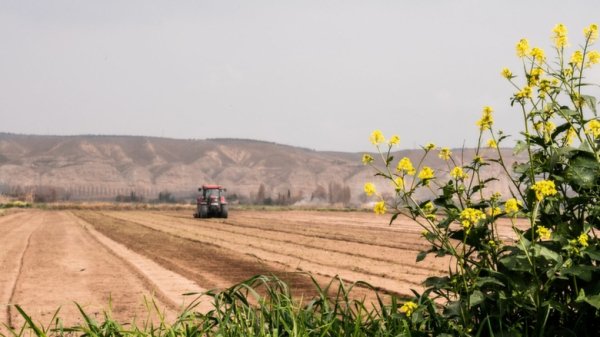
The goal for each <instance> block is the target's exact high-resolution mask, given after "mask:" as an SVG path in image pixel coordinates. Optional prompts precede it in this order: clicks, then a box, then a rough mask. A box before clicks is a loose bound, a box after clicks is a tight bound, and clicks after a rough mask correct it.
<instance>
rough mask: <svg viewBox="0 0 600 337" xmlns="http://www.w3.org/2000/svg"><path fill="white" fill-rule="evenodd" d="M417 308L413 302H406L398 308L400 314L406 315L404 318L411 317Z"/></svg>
mask: <svg viewBox="0 0 600 337" xmlns="http://www.w3.org/2000/svg"><path fill="white" fill-rule="evenodd" d="M418 307H419V305H418V304H416V303H415V302H406V303H404V304H403V305H402V306H401V307H400V312H402V313H404V314H406V316H411V315H412V313H413V312H415V310H416V309H417V308H418Z"/></svg>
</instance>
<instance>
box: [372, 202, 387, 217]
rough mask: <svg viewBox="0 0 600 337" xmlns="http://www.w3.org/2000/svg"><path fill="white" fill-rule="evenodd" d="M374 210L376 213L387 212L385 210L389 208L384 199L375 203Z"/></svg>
mask: <svg viewBox="0 0 600 337" xmlns="http://www.w3.org/2000/svg"><path fill="white" fill-rule="evenodd" d="M373 211H374V212H375V214H385V212H387V208H385V201H383V200H382V201H379V202H377V203H375V207H373Z"/></svg>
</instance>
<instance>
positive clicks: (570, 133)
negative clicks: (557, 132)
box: [565, 127, 577, 145]
mask: <svg viewBox="0 0 600 337" xmlns="http://www.w3.org/2000/svg"><path fill="white" fill-rule="evenodd" d="M576 135H577V132H576V131H575V129H573V127H570V128H569V130H567V132H566V133H565V144H567V145H571V144H573V140H575V136H576Z"/></svg>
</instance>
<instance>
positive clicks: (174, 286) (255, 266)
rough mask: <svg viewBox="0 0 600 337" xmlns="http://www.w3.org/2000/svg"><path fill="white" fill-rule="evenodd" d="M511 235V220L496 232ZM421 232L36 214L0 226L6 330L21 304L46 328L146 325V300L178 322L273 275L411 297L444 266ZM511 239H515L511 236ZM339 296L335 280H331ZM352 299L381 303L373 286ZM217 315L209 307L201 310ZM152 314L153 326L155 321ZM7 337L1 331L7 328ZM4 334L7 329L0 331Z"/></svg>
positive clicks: (303, 219)
mask: <svg viewBox="0 0 600 337" xmlns="http://www.w3.org/2000/svg"><path fill="white" fill-rule="evenodd" d="M501 227H502V228H501V229H502V230H503V231H504V232H505V233H509V231H508V230H507V229H510V223H508V222H507V223H506V224H503V225H502V226H501ZM421 231H422V228H420V227H419V226H418V225H417V224H415V223H414V222H412V221H409V220H406V219H398V220H396V221H395V222H394V224H392V225H391V226H390V225H389V217H386V216H376V215H374V214H372V213H367V212H326V211H323V212H320V211H257V210H252V211H243V210H233V211H231V212H230V217H229V219H194V218H192V214H190V212H189V211H166V212H165V211H73V212H71V211H37V210H30V211H25V212H19V213H15V214H9V215H5V216H2V217H0V247H2V249H1V250H0V305H1V306H2V307H1V308H0V309H1V310H0V322H6V323H7V324H9V325H13V326H20V325H21V324H22V322H23V319H22V318H21V317H20V315H19V313H18V312H17V311H16V310H15V307H14V306H10V305H7V304H18V305H20V306H21V307H22V308H23V309H25V311H26V312H27V313H28V314H29V315H30V316H33V318H34V320H36V321H39V322H41V323H42V324H43V325H48V324H49V323H50V322H49V321H50V320H51V318H52V316H53V314H54V313H55V311H56V310H57V309H58V308H59V307H60V317H61V318H62V319H63V320H64V324H65V325H69V324H73V323H80V322H81V321H82V318H81V315H80V314H79V312H78V309H77V307H76V306H75V305H74V302H77V303H79V304H80V305H81V306H82V307H83V309H84V310H85V311H86V312H87V313H88V314H89V315H91V316H92V317H93V318H101V316H102V315H103V314H104V312H105V311H106V310H109V304H110V305H111V308H110V312H111V314H112V315H113V317H115V318H116V319H117V320H119V321H130V320H131V319H132V318H134V317H137V319H138V321H140V320H144V319H146V316H147V315H148V309H147V308H146V307H145V304H144V297H146V298H149V299H153V300H154V301H156V305H157V307H159V308H161V309H164V310H165V313H166V315H167V317H174V316H175V315H176V313H177V312H178V311H179V310H181V308H182V307H183V306H185V305H186V304H187V303H189V302H190V301H191V300H192V299H193V298H194V297H190V296H183V294H184V293H189V292H192V293H200V292H204V291H205V290H207V289H224V288H227V287H230V286H232V285H233V284H236V283H238V282H242V281H244V280H246V279H248V278H250V277H252V276H254V275H258V274H263V275H276V276H278V277H280V278H282V279H284V280H285V281H287V282H288V283H289V284H290V287H291V289H293V293H294V295H295V296H297V297H302V298H304V299H307V298H310V297H311V296H314V295H315V294H316V289H315V286H314V284H313V281H312V280H311V278H310V277H309V276H308V275H307V274H306V273H304V272H309V273H310V274H311V275H313V277H314V279H315V281H316V282H318V283H319V284H321V285H326V284H327V283H329V282H331V281H332V278H333V277H335V276H338V277H340V278H341V279H343V281H344V282H348V283H351V282H356V281H365V282H367V283H369V284H370V285H371V286H372V287H373V288H375V289H378V290H380V291H381V292H383V293H384V294H385V293H395V294H400V295H406V296H410V295H411V294H412V291H411V289H415V290H417V291H419V290H422V287H421V282H422V281H423V280H424V279H425V278H426V277H428V276H433V275H441V274H444V273H445V272H446V271H447V270H448V267H449V263H450V261H449V260H448V259H447V258H434V257H427V258H426V259H425V260H424V261H421V262H419V263H417V262H416V260H415V259H416V255H417V254H418V252H419V251H421V250H425V249H427V247H428V246H427V243H426V242H425V241H424V240H423V238H422V236H421ZM507 235H509V234H507ZM333 283H334V287H335V285H336V284H337V281H333ZM352 296H353V297H354V298H361V299H363V298H364V299H366V300H367V301H375V299H376V297H375V296H376V295H375V293H374V292H373V291H372V290H371V289H369V287H368V286H366V285H362V286H360V287H355V288H354V290H353V292H352ZM209 307H210V300H209V299H208V298H204V300H203V302H202V303H201V305H200V307H198V308H197V309H198V310H201V311H205V310H208V308H209ZM154 317H155V315H154V316H152V317H150V319H154ZM0 329H1V328H0ZM0 332H2V331H0Z"/></svg>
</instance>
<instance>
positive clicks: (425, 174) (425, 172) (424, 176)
mask: <svg viewBox="0 0 600 337" xmlns="http://www.w3.org/2000/svg"><path fill="white" fill-rule="evenodd" d="M417 177H418V178H419V179H421V180H423V181H424V182H425V184H427V183H428V182H429V180H431V179H433V178H435V172H434V171H433V169H432V168H431V167H429V166H423V169H422V170H421V172H419V175H418V176H417Z"/></svg>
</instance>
